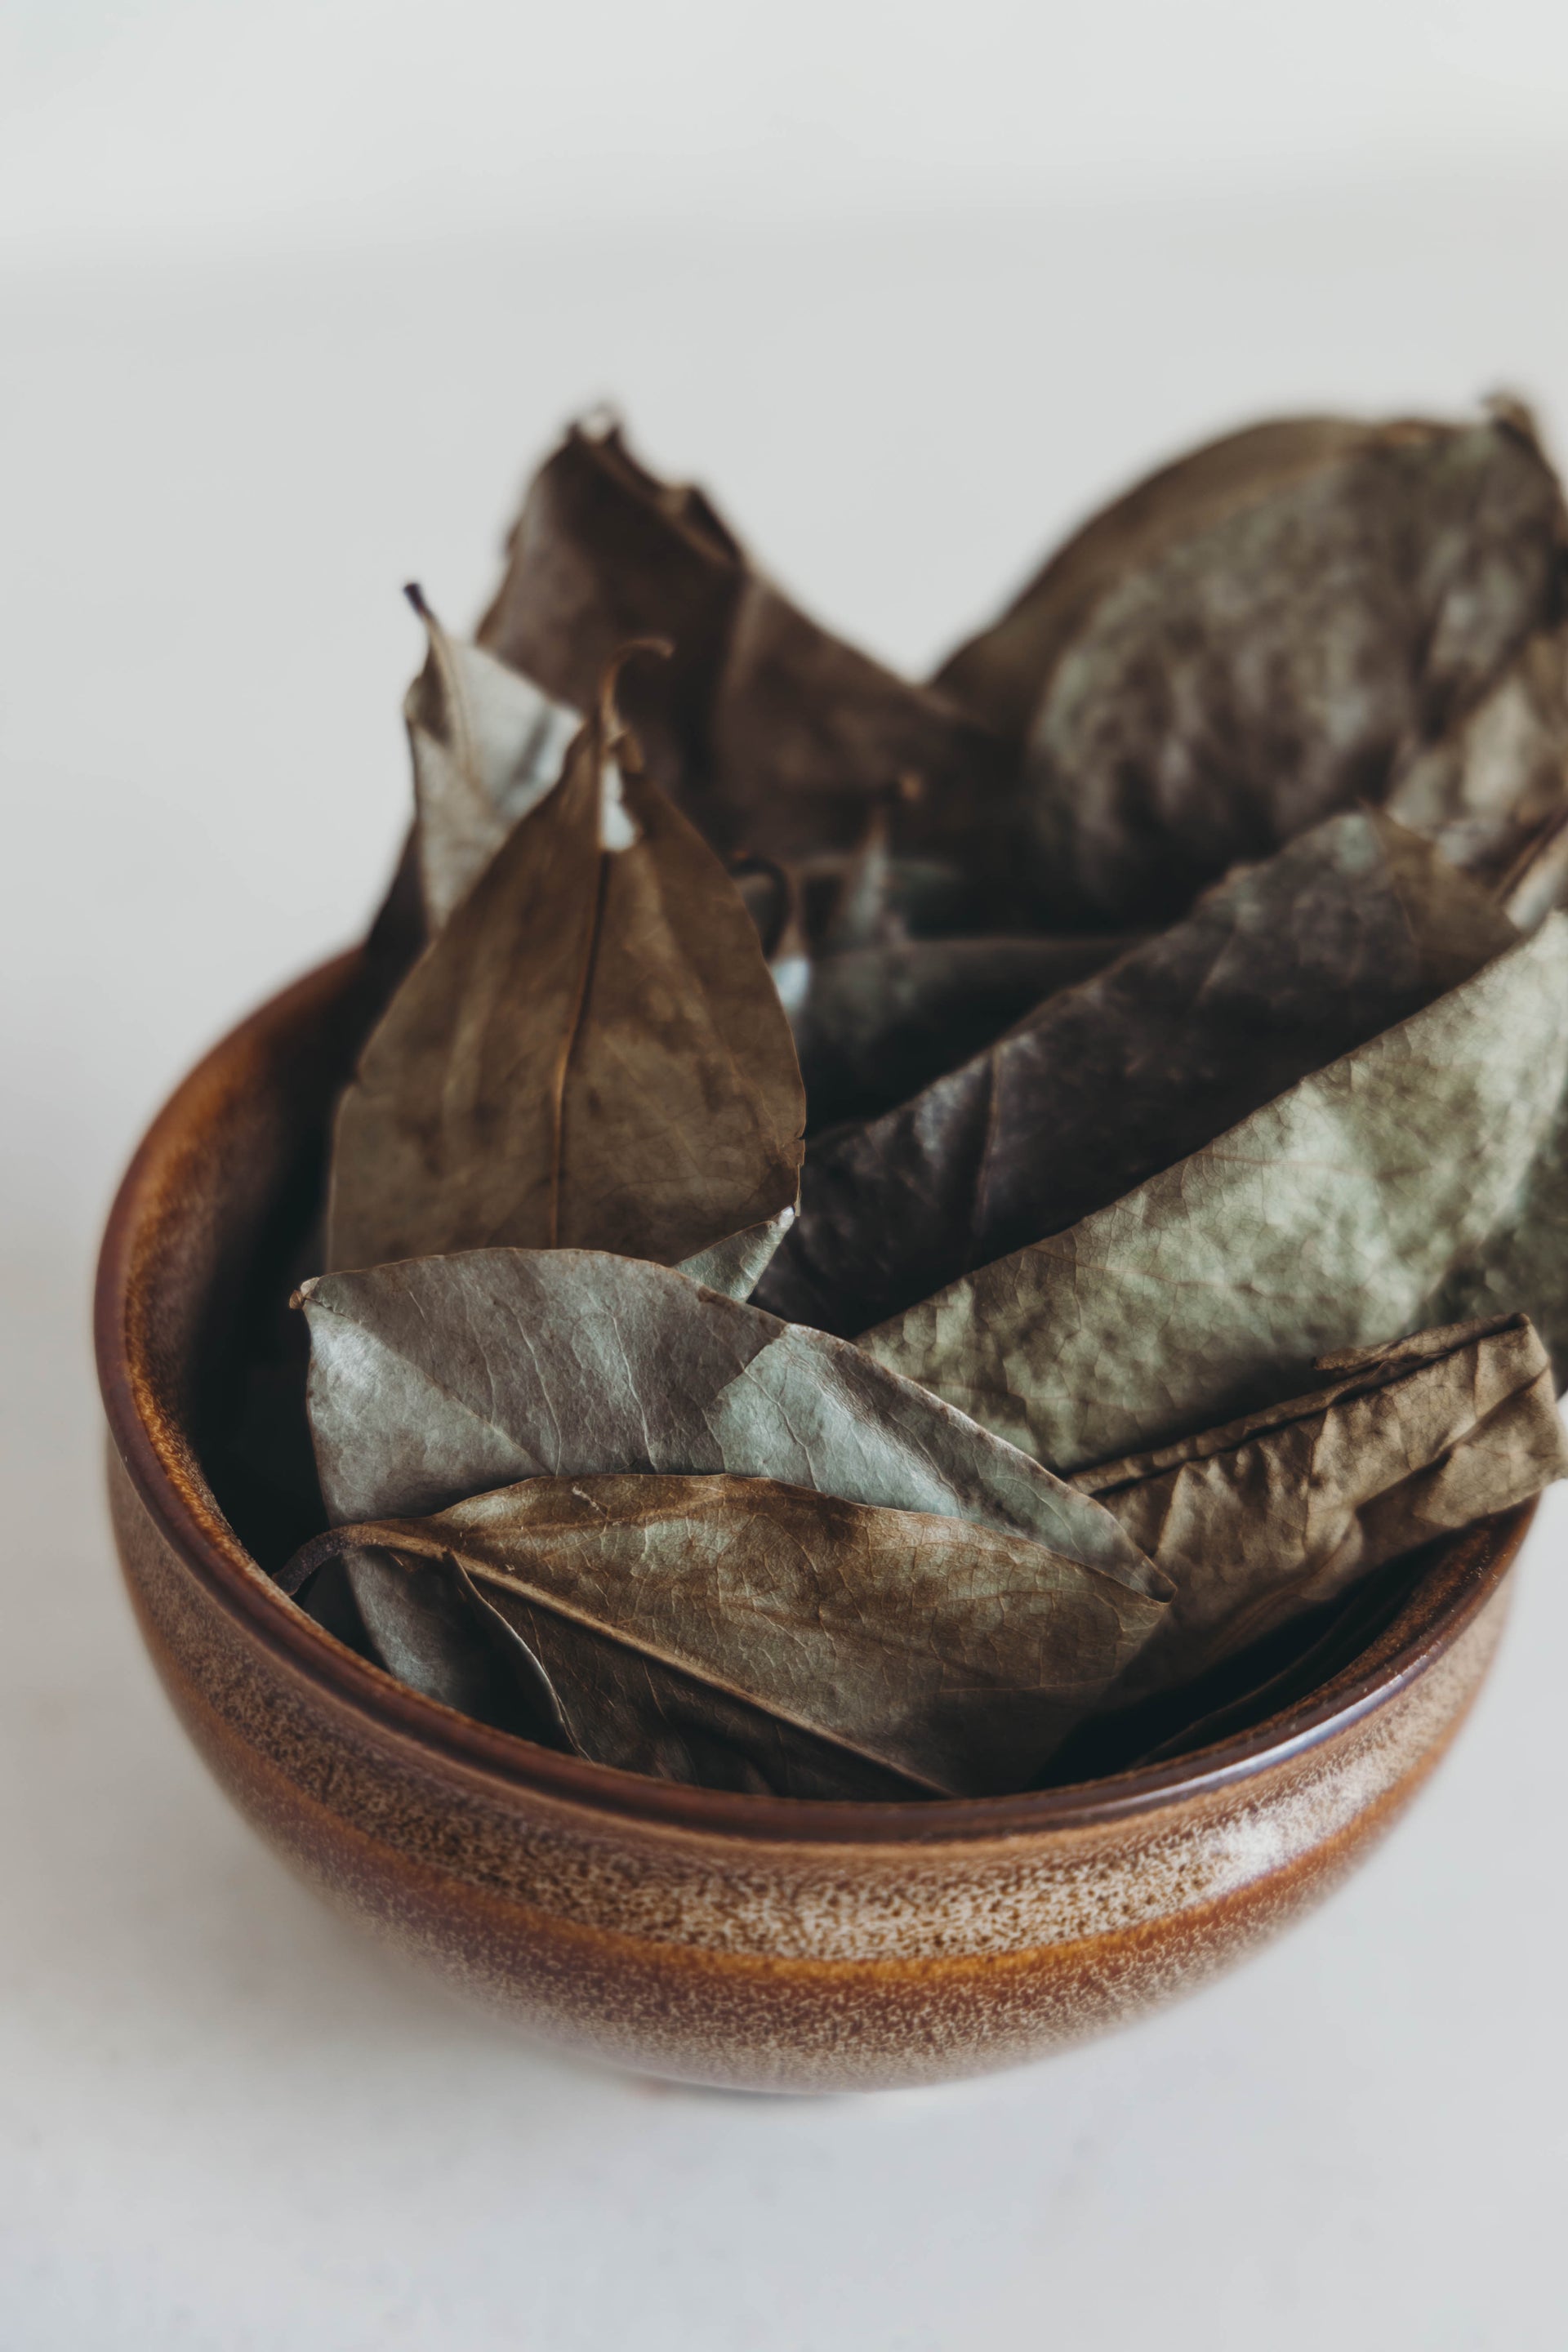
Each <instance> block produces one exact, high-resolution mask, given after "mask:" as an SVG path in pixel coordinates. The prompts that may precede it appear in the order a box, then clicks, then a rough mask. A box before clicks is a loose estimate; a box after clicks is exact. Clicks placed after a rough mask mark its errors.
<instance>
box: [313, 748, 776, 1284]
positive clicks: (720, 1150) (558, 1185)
mask: <svg viewBox="0 0 1568 2352" xmlns="http://www.w3.org/2000/svg"><path fill="white" fill-rule="evenodd" d="M610 727H611V722H610V720H609V719H608V717H607V716H606V714H605V713H603V712H601V713H600V714H599V715H598V716H597V717H596V718H595V720H594V722H593V723H592V724H591V725H590V726H588V727H586V728H584V730H583V732H582V734H581V735H580V736H579V738H578V740H577V743H576V746H575V748H574V751H573V752H572V754H571V757H570V759H569V761H568V762H567V768H566V772H565V774H564V775H563V778H562V781H561V782H560V783H559V785H557V786H556V788H555V789H554V790H553V791H552V793H549V794H548V795H547V797H546V798H545V799H544V800H543V801H542V802H541V803H540V804H539V805H538V806H537V807H536V808H535V809H534V810H533V811H532V812H531V814H529V815H528V816H526V817H524V818H523V819H522V821H521V824H518V825H516V826H515V827H514V828H513V830H512V832H511V833H510V835H508V837H507V839H506V841H505V842H504V844H503V845H502V846H501V848H500V850H499V851H498V852H497V854H496V856H494V858H493V859H492V860H491V862H490V864H489V866H488V867H487V868H486V869H485V871H484V872H483V873H482V874H481V876H480V877H479V881H478V882H477V883H476V884H475V885H474V887H473V888H472V890H471V892H470V893H469V895H468V898H467V899H466V900H465V902H464V906H463V913H462V919H461V920H460V921H459V922H454V923H450V924H448V925H447V928H446V929H444V930H443V931H442V932H441V933H440V935H439V936H438V938H437V940H435V941H434V943H433V944H432V945H431V947H430V948H429V949H428V950H427V951H426V954H425V955H424V957H423V958H422V959H421V960H420V961H419V963H418V964H417V965H416V968H415V970H414V971H412V972H411V973H410V974H409V976H408V978H407V979H406V980H405V982H404V983H403V986H402V987H401V988H400V989H399V991H398V992H397V994H396V996H395V998H394V1000H393V1002H392V1004H391V1005H390V1007H389V1008H388V1010H387V1012H386V1013H385V1015H384V1018H383V1020H382V1021H381V1023H380V1025H379V1026H378V1027H377V1028H376V1030H375V1031H374V1034H372V1036H371V1038H370V1041H369V1043H368V1044H367V1045H366V1046H365V1049H364V1051H363V1055H361V1058H360V1063H359V1067H358V1070H357V1072H356V1074H355V1076H354V1079H353V1083H352V1084H351V1086H350V1087H348V1089H347V1090H346V1092H345V1094H344V1096H343V1098H342V1104H341V1105H340V1108H339V1111H338V1118H337V1128H336V1134H335V1139H334V1150H333V1160H332V1173H331V1206H330V1222H329V1238H328V1264H329V1265H332V1266H342V1265H375V1264H378V1263H381V1262H383V1261H384V1260H387V1259H392V1258H398V1257H416V1256H423V1255H432V1254H435V1253H438V1252H442V1251H448V1250H460V1249H468V1248H475V1247H478V1246H480V1245H481V1244H488V1243H490V1242H493V1241H503V1242H516V1243H519V1244H524V1245H528V1246H533V1247H540V1248H546V1247H554V1246H557V1245H566V1246H586V1245H592V1246H594V1247H595V1248H602V1249H611V1250H625V1251H626V1252H627V1253H629V1254H631V1255H640V1256H646V1257H653V1258H657V1259H660V1260H671V1261H673V1260H679V1259H680V1258H683V1257H688V1256H689V1255H691V1254H692V1253H693V1252H694V1251H697V1250H700V1249H704V1248H707V1247H709V1246H710V1244H712V1243H713V1242H714V1241H716V1240H718V1239H721V1238H722V1237H723V1236H725V1235H727V1234H733V1233H736V1232H738V1231H740V1230H742V1228H744V1227H745V1226H747V1225H752V1224H756V1223H763V1222H764V1221H765V1220H766V1219H768V1218H770V1217H772V1216H773V1215H775V1214H776V1213H778V1211H779V1210H780V1209H782V1208H784V1207H786V1206H793V1204H794V1201H795V1189H796V1183H797V1171H798V1169H799V1164H800V1153H801V1140H800V1139H801V1132H802V1129H803V1126H804V1121H805V1100H804V1096H803V1092H802V1088H801V1083H800V1073H799V1070H798V1067H797V1066H796V1062H795V1049H794V1046H793V1045H792V1043H791V1040H790V1034H789V1028H788V1024H787V1023H786V1021H785V1019H784V1013H783V1011H782V1009H781V1008H780V1005H779V1003H778V998H777V996H776V994H775V992H774V990H773V983H772V982H771V981H770V979H769V978H768V973H767V969H766V966H765V965H764V963H763V956H762V950H761V948H760V947H759V945H758V941H757V937H756V933H755V931H754V929H752V923H751V921H750V919H749V918H748V916H747V914H746V912H745V909H744V908H743V907H742V904H741V902H740V900H739V898H737V897H736V895H735V891H734V888H733V886H732V885H731V882H730V879H729V877H728V876H727V875H726V874H725V873H724V871H723V868H722V867H721V865H720V864H719V861H718V860H717V858H716V857H715V856H713V854H712V852H711V851H710V849H708V848H707V847H706V846H705V845H704V844H703V843H702V841H701V840H700V838H699V836H698V835H696V833H694V832H693V830H692V828H691V827H690V826H689V824H687V823H686V821H685V819H684V818H683V817H682V816H680V815H679V813H678V812H677V811H676V810H675V809H673V808H671V807H670V805H669V803H668V802H667V801H666V800H665V799H664V797H663V795H662V794H661V793H659V792H658V790H657V789H656V788H655V787H654V786H653V785H652V784H650V783H649V782H647V779H646V778H645V777H644V776H642V775H641V774H640V773H639V772H638V770H637V765H636V763H635V759H634V757H633V756H632V754H631V751H630V748H629V747H628V745H627V744H626V740H625V739H624V738H622V739H618V740H611V734H610Z"/></svg>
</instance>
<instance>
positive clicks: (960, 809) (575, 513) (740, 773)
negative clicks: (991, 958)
mask: <svg viewBox="0 0 1568 2352" xmlns="http://www.w3.org/2000/svg"><path fill="white" fill-rule="evenodd" d="M649 635H657V636H660V637H663V638H666V639H668V642H669V643H670V644H671V646H673V647H674V653H673V656H672V658H671V660H670V661H669V662H668V665H667V666H666V667H663V668H661V669H660V670H658V671H657V672H656V671H654V670H653V669H652V668H651V667H649V668H645V669H642V670H640V671H638V672H637V675H636V676H635V677H630V678H628V680H627V682H626V688H625V697H626V713H627V717H628V719H630V720H631V723H632V724H633V725H634V726H635V727H636V729H637V732H638V735H639V737H640V738H641V740H643V742H644V744H645V747H646V751H647V759H648V763H649V768H650V772H652V773H653V774H654V775H655V776H656V777H657V778H658V782H660V783H661V784H662V785H663V786H664V787H665V789H666V790H667V791H668V792H669V793H670V794H671V795H672V797H674V798H675V799H676V800H677V801H679V804H680V806H681V807H682V808H683V809H684V810H685V812H686V814H688V815H689V817H690V818H691V820H692V822H693V823H694V824H697V825H699V826H700V828H701V830H702V831H703V833H704V834H705V835H707V836H708V838H709V839H710V841H712V842H713V843H714V844H715V845H717V846H718V847H719V848H720V849H721V850H725V851H738V850H746V851H751V852H754V853H757V854H761V855H767V856H794V855H795V854H797V853H801V852H811V851H816V850H822V849H827V848H838V849H845V848H852V847H853V846H854V845H856V844H857V843H858V841H859V840H860V838H861V836H862V835H863V833H864V830H865V824H866V818H867V814H868V810H869V809H870V808H871V807H872V806H873V805H874V804H875V803H877V802H878V801H879V800H880V799H881V798H883V797H884V796H885V795H886V793H888V790H889V787H890V786H892V785H894V784H895V783H896V782H898V780H899V779H900V778H901V777H906V776H910V777H915V778H918V779H919V780H920V781H921V786H922V793H921V798H920V799H919V800H918V801H916V800H913V799H911V800H910V801H909V802H908V803H905V804H903V806H902V808H901V812H900V820H899V826H898V830H899V835H900V845H904V844H906V843H917V844H918V843H929V842H931V841H937V840H956V839H959V838H960V837H961V836H962V835H963V834H964V833H965V832H968V831H971V830H973V828H974V826H975V825H976V824H977V822H978V821H979V820H980V818H981V817H982V815H983V814H984V812H985V810H986V808H987V807H988V806H989V805H990V804H992V803H995V804H996V805H1000V804H1001V803H1002V802H1004V801H1005V799H1006V797H1007V794H1008V792H1009V790H1010V785H1011V778H1012V772H1013V769H1014V765H1015V762H1014V760H1013V758H1012V755H1011V754H1010V752H1008V751H1007V750H1006V748H1005V747H1004V746H1002V745H1000V744H998V743H997V742H996V741H995V740H994V739H993V738H992V736H991V735H990V734H989V732H988V730H985V729H984V728H982V727H978V726H976V725H975V724H974V722H973V720H972V719H970V718H968V717H967V716H966V715H965V714H964V713H963V711H961V710H960V709H957V708H956V707H955V706H954V705H952V703H950V702H949V701H948V700H947V699H946V698H945V697H943V696H942V695H941V694H938V693H935V692H933V691H932V690H931V688H927V687H920V686H914V685H911V684H910V683H909V682H908V681H907V680H905V679H902V678H900V677H894V675H893V674H892V672H891V671H889V670H886V669H883V668H882V667H880V665H879V664H878V663H876V662H874V661H871V660H869V659H868V657H867V656H865V655H864V654H860V653H857V652H856V651H855V650H854V648H853V647H851V646H847V645H844V644H842V643H841V642H840V641H839V640H838V639H837V638H836V637H833V636H830V635H828V634H827V633H826V631H825V630H823V629H820V628H818V627H817V626H816V623H815V622H813V621H810V620H808V619H807V618H806V617H805V614H803V613H800V612H798V611H797V610H796V609H795V606H794V605H793V604H790V603H788V601H787V600H786V599H785V598H784V597H783V596H781V595H780V594H779V593H778V591H777V590H776V589H775V588H773V587H772V586H771V585H770V584H769V583H768V582H766V581H765V580H763V578H762V577H761V576H760V575H759V574H758V573H757V572H755V571H753V570H752V566H751V564H750V563H749V562H748V561H747V559H746V557H745V555H744V554H743V552H742V549H741V547H740V546H739V544H738V542H737V541H736V540H735V539H734V537H733V536H732V535H731V532H730V530H728V529H727V528H726V526H725V525H724V524H723V523H722V522H721V520H720V518H719V517H718V515H717V514H716V513H715V512H714V509H713V508H712V507H711V506H710V504H709V502H708V500H707V499H706V498H704V497H703V495H702V493H701V492H700V491H699V490H694V489H688V488H675V487H674V486H673V485H671V484H668V483H665V482H661V481H659V480H658V479H657V478H656V477H655V476H653V475H652V474H649V473H648V472H647V471H646V470H645V468H644V467H641V466H640V465H638V463H637V460H636V459H635V458H634V457H632V456H631V455H630V453H629V451H628V450H627V449H626V446H625V445H624V443H623V442H622V440H621V437H620V434H619V432H618V430H614V429H612V430H610V431H607V432H605V433H603V434H598V435H594V434H589V433H586V432H584V431H583V430H582V429H581V428H580V427H574V429H573V431H572V432H571V433H570V434H569V435H568V436H567V438H566V440H565V441H564V443H563V445H562V446H561V448H560V449H558V450H557V451H556V452H555V454H554V456H553V457H551V458H550V459H549V460H548V461H547V463H546V464H545V465H544V466H543V467H542V468H541V469H540V472H539V474H538V475H537V476H536V477H535V479H534V481H533V484H532V486H531V489H530V491H529V494H528V498H527V500H526V503H525V504H524V507H523V509H522V513H521V516H520V518H519V520H518V522H517V525H516V527H515V529H514V530H513V532H512V536H511V541H510V562H509V566H508V570H507V574H506V577H505V579H504V580H503V581H502V583H501V586H500V591H499V592H498V593H497V595H496V598H495V601H494V603H493V604H491V606H490V608H489V612H488V613H487V614H486V615H485V617H484V620H483V621H482V623H481V624H480V627H479V641H480V643H481V645H483V646H487V647H488V648H489V650H490V651H491V652H492V653H494V654H496V655H498V656H500V659H501V660H502V661H505V662H510V664H511V666H512V667H514V668H515V669H519V670H521V671H523V672H524V673H525V674H526V675H527V676H528V677H531V678H533V679H534V680H536V681H537V683H538V684H539V685H540V686H542V688H544V690H545V692H546V693H547V694H551V695H553V696H554V697H555V698H557V700H559V701H562V702H566V703H572V704H574V705H576V706H577V707H579V708H582V709H586V708H587V707H588V706H589V703H590V702H591V700H592V698H593V696H594V695H595V692H596V690H597V686H598V680H599V677H600V675H601V673H602V671H603V669H604V667H605V664H606V663H607V662H608V661H609V660H610V659H611V658H612V657H613V656H614V655H615V654H616V650H617V649H618V647H619V646H622V645H624V644H625V643H626V642H627V640H628V639H630V638H634V637H646V636H649Z"/></svg>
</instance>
